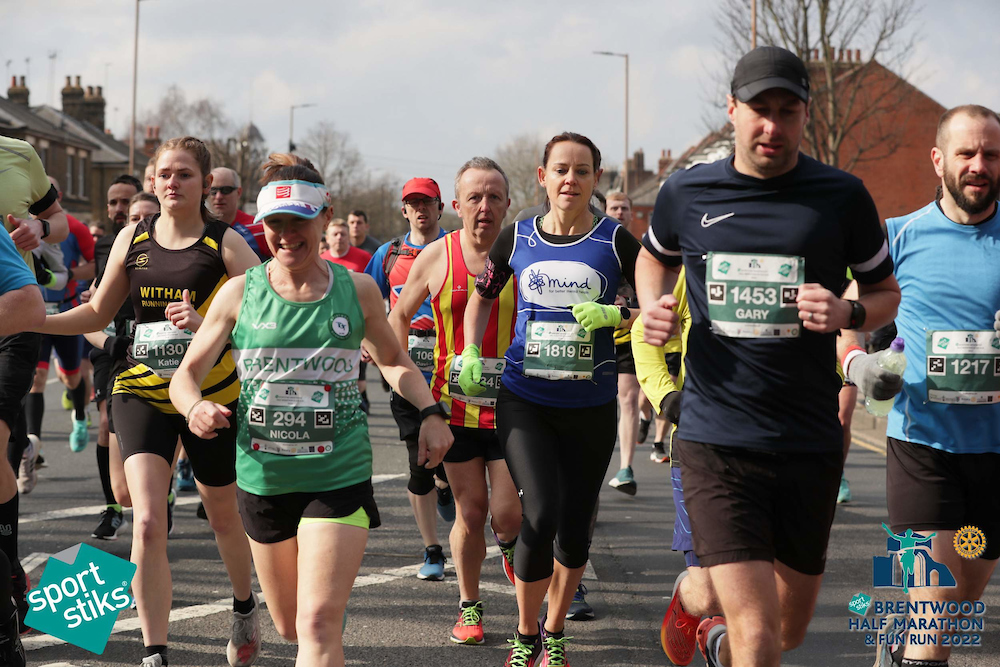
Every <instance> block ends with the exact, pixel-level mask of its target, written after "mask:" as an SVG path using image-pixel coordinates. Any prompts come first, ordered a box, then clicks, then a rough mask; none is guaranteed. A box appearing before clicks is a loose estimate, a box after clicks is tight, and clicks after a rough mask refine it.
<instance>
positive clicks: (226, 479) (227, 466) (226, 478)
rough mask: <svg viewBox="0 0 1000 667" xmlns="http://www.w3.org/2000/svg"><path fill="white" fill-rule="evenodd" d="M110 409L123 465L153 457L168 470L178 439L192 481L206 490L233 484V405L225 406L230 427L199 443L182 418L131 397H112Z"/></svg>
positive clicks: (234, 418)
mask: <svg viewBox="0 0 1000 667" xmlns="http://www.w3.org/2000/svg"><path fill="white" fill-rule="evenodd" d="M111 406H112V408H113V410H114V413H115V426H116V429H117V430H116V431H115V435H117V436H118V447H119V448H120V449H121V453H122V461H125V460H126V459H128V457H130V456H132V455H133V454H140V453H142V454H156V455H157V456H160V457H162V458H163V459H164V460H165V461H166V462H167V465H168V466H169V465H171V464H172V463H173V461H174V450H175V449H176V448H177V438H178V436H179V437H180V439H181V442H182V443H183V444H184V450H185V451H186V452H187V455H188V460H189V461H191V469H192V470H193V471H194V476H195V479H197V480H198V481H199V482H201V483H202V484H204V485H205V486H227V485H229V484H232V483H233V482H235V481H236V412H237V411H236V402H233V403H230V404H229V405H227V406H226V407H227V408H229V409H230V410H231V411H232V413H233V416H232V417H230V424H231V425H230V426H229V428H224V429H219V430H218V431H216V432H215V433H216V437H214V438H212V439H211V440H202V439H201V438H199V437H197V436H196V435H195V434H193V433H192V432H191V431H190V430H188V427H187V424H186V423H185V421H184V417H183V416H182V415H176V414H174V415H168V414H166V413H163V412H160V411H159V410H157V409H156V408H155V407H153V406H152V405H150V404H149V403H147V402H146V401H144V400H142V399H141V398H136V397H135V396H132V395H130V394H115V395H114V396H112V397H111Z"/></svg>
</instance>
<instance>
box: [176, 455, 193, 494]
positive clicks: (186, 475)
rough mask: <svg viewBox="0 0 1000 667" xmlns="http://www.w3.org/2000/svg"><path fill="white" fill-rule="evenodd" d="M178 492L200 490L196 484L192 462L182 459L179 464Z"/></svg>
mask: <svg viewBox="0 0 1000 667" xmlns="http://www.w3.org/2000/svg"><path fill="white" fill-rule="evenodd" d="M177 490H178V491H197V490H198V485H197V484H195V483H194V471H193V470H191V461H189V460H187V459H181V460H180V461H178V462H177Z"/></svg>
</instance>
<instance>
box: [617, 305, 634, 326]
mask: <svg viewBox="0 0 1000 667" xmlns="http://www.w3.org/2000/svg"><path fill="white" fill-rule="evenodd" d="M618 309H619V310H620V311H621V313H622V322H626V321H628V318H630V317H632V311H631V310H629V309H628V306H618Z"/></svg>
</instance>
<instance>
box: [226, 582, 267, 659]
mask: <svg viewBox="0 0 1000 667" xmlns="http://www.w3.org/2000/svg"><path fill="white" fill-rule="evenodd" d="M252 595H253V609H252V610H250V613H248V614H241V613H239V612H236V611H234V612H233V631H232V637H231V638H230V640H229V644H228V645H226V659H227V660H228V661H229V666H230V667H250V665H252V664H253V663H255V662H256V661H257V656H258V655H260V614H259V613H258V612H259V611H260V600H258V599H257V594H256V593H252Z"/></svg>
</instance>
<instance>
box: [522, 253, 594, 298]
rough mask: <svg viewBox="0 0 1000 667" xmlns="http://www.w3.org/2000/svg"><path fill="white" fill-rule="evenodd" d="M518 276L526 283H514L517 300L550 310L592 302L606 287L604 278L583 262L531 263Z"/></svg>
mask: <svg viewBox="0 0 1000 667" xmlns="http://www.w3.org/2000/svg"><path fill="white" fill-rule="evenodd" d="M522 275H524V276H526V277H527V279H526V280H522V281H519V282H518V290H519V291H520V293H521V298H522V299H523V300H524V301H527V302H529V303H535V304H538V305H540V306H548V307H553V308H555V307H563V308H564V307H567V306H571V305H573V304H577V303H582V302H584V301H595V300H597V299H598V298H599V297H600V296H601V293H602V292H603V291H604V289H603V288H604V286H605V285H606V284H607V278H605V277H604V276H603V275H601V274H600V272H598V271H597V270H596V269H594V268H593V267H591V266H588V265H587V264H584V263H583V262H564V261H559V260H545V261H541V262H534V263H533V264H531V265H530V266H528V267H527V268H526V269H525V270H524V272H523V274H522Z"/></svg>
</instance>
